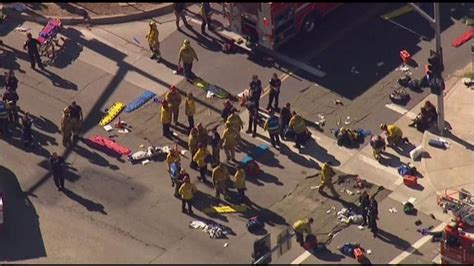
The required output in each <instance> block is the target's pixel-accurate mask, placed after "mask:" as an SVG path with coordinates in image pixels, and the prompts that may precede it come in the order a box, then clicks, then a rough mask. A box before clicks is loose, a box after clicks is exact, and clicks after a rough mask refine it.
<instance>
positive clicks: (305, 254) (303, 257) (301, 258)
mask: <svg viewBox="0 0 474 266" xmlns="http://www.w3.org/2000/svg"><path fill="white" fill-rule="evenodd" d="M310 256H311V253H310V252H308V251H305V252H303V254H301V255H300V256H299V257H298V258H296V259H295V260H294V261H292V262H291V264H301V263H302V262H303V261H305V260H306V259H307V258H309V257H310Z"/></svg>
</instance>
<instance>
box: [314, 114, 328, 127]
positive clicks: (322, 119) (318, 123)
mask: <svg viewBox="0 0 474 266" xmlns="http://www.w3.org/2000/svg"><path fill="white" fill-rule="evenodd" d="M318 118H319V121H316V122H314V123H315V124H316V125H317V126H321V127H323V126H324V125H325V124H326V118H325V117H324V115H322V114H318Z"/></svg>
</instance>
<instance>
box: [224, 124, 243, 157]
mask: <svg viewBox="0 0 474 266" xmlns="http://www.w3.org/2000/svg"><path fill="white" fill-rule="evenodd" d="M239 140H240V138H239V133H238V132H237V131H236V130H235V128H234V127H232V126H231V124H230V123H229V122H226V127H225V129H224V132H223V133H222V148H224V152H225V156H226V157H227V161H230V160H235V147H236V146H237V143H238V141H239Z"/></svg>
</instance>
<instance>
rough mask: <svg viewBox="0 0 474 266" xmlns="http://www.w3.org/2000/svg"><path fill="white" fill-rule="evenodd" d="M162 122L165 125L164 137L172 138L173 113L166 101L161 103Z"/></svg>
mask: <svg viewBox="0 0 474 266" xmlns="http://www.w3.org/2000/svg"><path fill="white" fill-rule="evenodd" d="M160 121H161V124H163V136H165V137H167V138H170V137H171V131H170V124H171V111H170V108H169V106H168V102H167V101H166V100H164V101H162V102H161V111H160Z"/></svg>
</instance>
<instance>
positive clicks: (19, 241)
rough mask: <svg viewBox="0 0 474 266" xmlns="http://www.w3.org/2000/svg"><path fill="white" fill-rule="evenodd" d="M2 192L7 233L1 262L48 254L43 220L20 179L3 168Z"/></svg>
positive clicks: (0, 170) (0, 169)
mask: <svg viewBox="0 0 474 266" xmlns="http://www.w3.org/2000/svg"><path fill="white" fill-rule="evenodd" d="M0 176H1V177H2V178H0V192H1V194H2V196H3V200H4V201H3V207H4V210H5V212H4V213H3V214H2V215H3V216H4V217H3V218H4V220H3V221H4V222H3V223H4V226H5V227H4V229H3V230H4V231H3V232H2V234H0V250H1V252H0V261H10V262H11V261H18V260H28V259H35V258H41V257H45V256H46V250H45V246H44V242H43V237H42V235H41V229H40V226H39V216H38V214H37V213H36V210H35V207H34V206H33V204H32V202H31V201H30V200H29V198H28V197H27V195H26V194H25V193H24V192H23V191H22V190H21V187H20V184H19V182H18V178H17V176H16V175H15V174H14V173H13V172H12V171H10V170H9V169H7V168H5V167H3V166H0Z"/></svg>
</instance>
